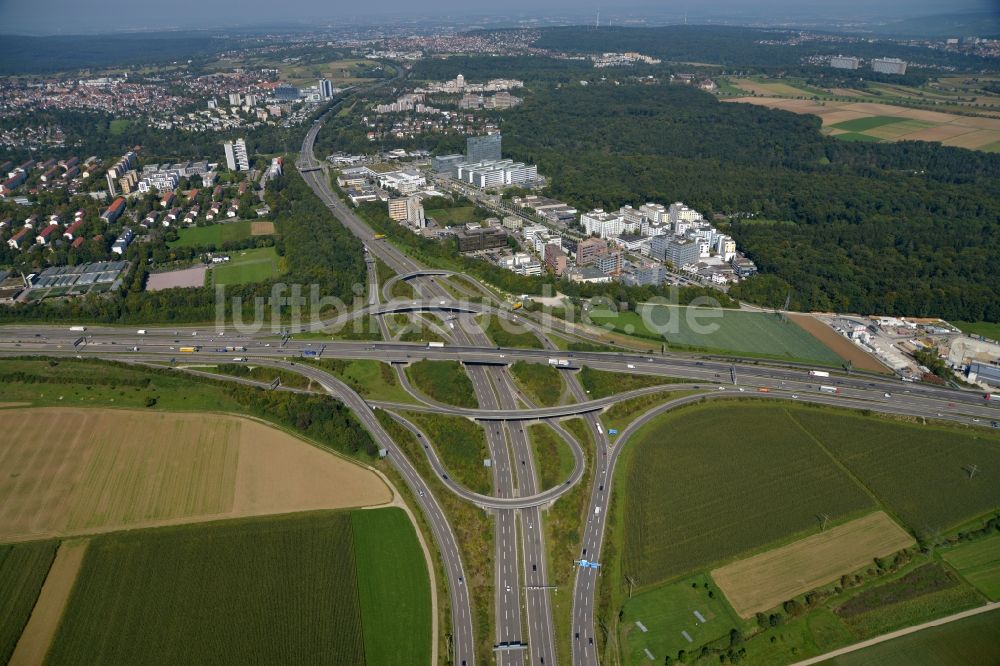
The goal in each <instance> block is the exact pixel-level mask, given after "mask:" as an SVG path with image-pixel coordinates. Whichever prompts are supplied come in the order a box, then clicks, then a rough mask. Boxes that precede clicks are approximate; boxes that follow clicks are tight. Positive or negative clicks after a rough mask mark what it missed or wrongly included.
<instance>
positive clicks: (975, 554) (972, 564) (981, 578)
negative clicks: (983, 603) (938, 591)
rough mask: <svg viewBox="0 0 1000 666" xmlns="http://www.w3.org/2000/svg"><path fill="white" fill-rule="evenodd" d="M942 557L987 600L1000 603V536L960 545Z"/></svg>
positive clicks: (944, 553) (943, 553) (950, 549)
mask: <svg viewBox="0 0 1000 666" xmlns="http://www.w3.org/2000/svg"><path fill="white" fill-rule="evenodd" d="M941 557H943V558H944V561H945V562H947V563H948V564H950V565H951V566H953V567H955V569H956V570H957V571H958V573H960V574H962V576H963V577H964V578H965V579H966V580H967V581H969V582H970V583H972V584H973V585H974V586H975V587H976V589H978V590H979V591H980V592H982V593H983V594H984V595H986V598H987V599H989V600H990V601H1000V534H993V535H991V536H988V537H983V538H981V539H978V540H976V541H972V542H970V543H962V544H959V545H957V546H955V547H953V548H949V549H948V550H946V551H944V552H942V553H941Z"/></svg>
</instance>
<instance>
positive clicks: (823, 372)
mask: <svg viewBox="0 0 1000 666" xmlns="http://www.w3.org/2000/svg"><path fill="white" fill-rule="evenodd" d="M809 376H810V377H829V376H830V373H829V372H827V371H826V370H810V371H809Z"/></svg>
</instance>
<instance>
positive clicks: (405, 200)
mask: <svg viewBox="0 0 1000 666" xmlns="http://www.w3.org/2000/svg"><path fill="white" fill-rule="evenodd" d="M389 219H391V220H395V221H396V222H409V223H410V224H412V225H413V226H415V227H418V228H421V229H422V228H423V227H425V226H426V224H427V221H426V218H425V217H424V206H423V204H422V203H420V197H396V198H393V199H389Z"/></svg>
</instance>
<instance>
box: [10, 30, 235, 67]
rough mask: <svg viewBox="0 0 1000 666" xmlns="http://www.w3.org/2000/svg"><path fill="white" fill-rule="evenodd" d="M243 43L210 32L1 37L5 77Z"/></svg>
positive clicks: (141, 61)
mask: <svg viewBox="0 0 1000 666" xmlns="http://www.w3.org/2000/svg"><path fill="white" fill-rule="evenodd" d="M236 46H238V42H237V41H236V40H233V39H229V38H226V37H220V36H219V35H218V34H215V33H210V32H191V31H188V32H147V33H142V34H116V35H114V36H110V35H52V36H46V37H29V36H24V35H0V75H11V74H26V73H32V74H45V73H49V72H60V71H65V70H77V69H89V68H97V67H110V66H112V65H122V64H125V65H128V66H136V65H146V64H150V63H160V62H167V61H171V60H182V59H183V60H187V59H188V58H194V57H198V56H206V55H209V54H214V53H219V52H221V51H225V50H228V49H232V48H235V47H236Z"/></svg>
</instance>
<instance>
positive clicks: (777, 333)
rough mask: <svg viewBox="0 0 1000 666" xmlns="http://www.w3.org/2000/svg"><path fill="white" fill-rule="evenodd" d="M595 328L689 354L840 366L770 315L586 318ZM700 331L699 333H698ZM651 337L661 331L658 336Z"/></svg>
mask: <svg viewBox="0 0 1000 666" xmlns="http://www.w3.org/2000/svg"><path fill="white" fill-rule="evenodd" d="M590 317H591V320H592V321H593V322H594V323H595V324H597V325H601V326H605V327H610V328H613V329H614V330H616V331H618V332H621V333H626V334H629V335H637V336H639V337H645V338H648V339H651V340H666V343H667V346H668V347H671V348H675V349H687V350H691V351H705V352H716V353H724V354H739V355H746V356H760V357H765V358H776V359H786V360H796V361H805V362H811V363H819V364H821V365H841V364H842V363H843V360H842V359H841V358H840V357H839V356H837V354H835V353H834V352H833V351H832V350H831V349H829V348H828V347H827V346H825V345H824V344H823V343H822V342H820V341H819V340H817V339H816V338H814V337H813V336H812V335H810V334H809V333H808V332H807V331H806V330H805V329H803V328H802V327H800V326H799V325H798V324H796V323H794V322H793V321H791V320H782V319H780V318H779V317H777V316H775V315H774V314H771V313H766V312H746V311H741V310H727V309H723V308H691V307H684V306H669V305H657V306H640V307H639V311H638V312H619V313H612V312H607V311H598V312H592V313H590ZM702 327H704V328H705V329H706V330H705V331H704V332H699V329H701V328H702ZM657 331H663V332H662V333H660V332H657Z"/></svg>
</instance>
